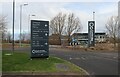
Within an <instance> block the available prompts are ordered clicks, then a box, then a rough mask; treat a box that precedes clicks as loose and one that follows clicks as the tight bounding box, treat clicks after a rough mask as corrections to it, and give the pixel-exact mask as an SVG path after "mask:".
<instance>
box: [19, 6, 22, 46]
mask: <svg viewBox="0 0 120 77" xmlns="http://www.w3.org/2000/svg"><path fill="white" fill-rule="evenodd" d="M21 29H22V5H20V40H19V41H20V47H21Z"/></svg>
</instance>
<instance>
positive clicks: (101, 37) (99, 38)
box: [72, 33, 106, 45]
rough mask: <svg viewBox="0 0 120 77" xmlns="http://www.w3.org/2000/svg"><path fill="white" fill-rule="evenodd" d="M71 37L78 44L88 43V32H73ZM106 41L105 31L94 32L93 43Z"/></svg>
mask: <svg viewBox="0 0 120 77" xmlns="http://www.w3.org/2000/svg"><path fill="white" fill-rule="evenodd" d="M72 38H74V39H76V40H77V43H78V44H82V45H84V44H88V34H87V33H78V34H77V33H75V34H73V35H72ZM103 42H106V34H105V33H95V43H103Z"/></svg>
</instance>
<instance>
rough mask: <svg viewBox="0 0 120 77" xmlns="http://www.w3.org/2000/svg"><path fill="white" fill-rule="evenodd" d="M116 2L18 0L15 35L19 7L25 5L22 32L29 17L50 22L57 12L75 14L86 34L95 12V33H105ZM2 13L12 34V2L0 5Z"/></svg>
mask: <svg viewBox="0 0 120 77" xmlns="http://www.w3.org/2000/svg"><path fill="white" fill-rule="evenodd" d="M117 2H118V0H111V1H110V0H106V2H105V1H103V0H98V1H97V2H95V0H91V1H90V0H89V2H88V1H87V0H84V1H80V0H79V1H78V0H70V1H68V0H66V1H63V0H61V1H59V2H58V1H55V0H51V1H50V0H49V1H48V0H45V1H44V2H43V0H42V1H41V0H30V1H28V0H19V1H17V2H16V3H15V33H16V34H19V32H20V30H19V27H20V25H19V24H20V22H19V21H20V5H21V4H24V3H27V4H28V5H27V6H23V11H22V32H23V31H25V32H28V28H29V27H28V23H29V21H28V20H29V15H35V16H30V19H39V20H49V21H50V20H51V18H53V17H54V16H56V15H57V14H58V13H59V12H63V13H70V12H72V13H75V15H76V16H78V17H79V18H80V20H81V23H82V27H83V29H82V31H81V32H88V29H87V28H88V23H87V22H88V21H89V20H92V18H93V11H95V21H96V26H95V28H96V30H95V31H96V32H105V31H106V29H105V24H106V22H107V20H108V19H109V18H110V17H111V16H117V15H118V3H117ZM0 7H2V12H0V15H3V16H7V22H8V26H7V28H8V30H9V31H10V32H12V0H4V1H3V3H2V6H1V4H0Z"/></svg>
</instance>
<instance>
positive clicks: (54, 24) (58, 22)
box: [50, 12, 66, 43]
mask: <svg viewBox="0 0 120 77" xmlns="http://www.w3.org/2000/svg"><path fill="white" fill-rule="evenodd" d="M65 19H66V14H62V13H61V12H60V13H59V14H58V15H57V16H55V17H54V18H53V19H52V20H51V21H50V29H51V30H52V31H53V32H52V33H53V34H59V40H60V43H61V35H62V32H63V29H64V26H65Z"/></svg>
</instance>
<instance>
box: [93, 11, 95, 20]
mask: <svg viewBox="0 0 120 77" xmlns="http://www.w3.org/2000/svg"><path fill="white" fill-rule="evenodd" d="M93 21H95V12H94V11H93Z"/></svg>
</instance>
